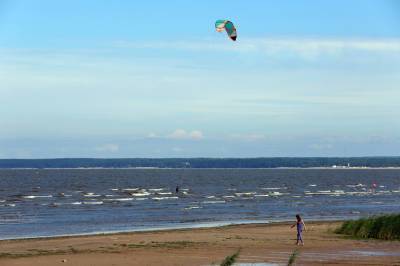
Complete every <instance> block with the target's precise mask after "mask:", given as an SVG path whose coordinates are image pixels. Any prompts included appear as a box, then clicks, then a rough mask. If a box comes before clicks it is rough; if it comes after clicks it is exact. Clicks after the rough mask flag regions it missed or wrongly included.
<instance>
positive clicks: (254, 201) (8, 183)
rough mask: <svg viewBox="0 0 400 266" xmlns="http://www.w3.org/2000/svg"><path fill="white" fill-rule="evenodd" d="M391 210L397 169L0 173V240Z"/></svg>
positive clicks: (396, 198) (397, 207)
mask: <svg viewBox="0 0 400 266" xmlns="http://www.w3.org/2000/svg"><path fill="white" fill-rule="evenodd" d="M177 186H178V187H179V191H178V192H176V187H177ZM399 211H400V170H399V169H40V170H35V169H20V170H17V169H3V170H0V239H9V238H24V237H38V236H56V235H72V234H92V233H101V232H121V231H135V230H149V229H162V228H184V227H196V226H212V225H222V224H229V223H246V222H273V221H285V220H293V217H294V215H295V214H297V213H300V214H302V215H303V217H304V219H305V220H306V221H307V220H320V219H324V220H334V219H348V218H356V217H360V216H367V215H373V214H380V213H393V212H399Z"/></svg>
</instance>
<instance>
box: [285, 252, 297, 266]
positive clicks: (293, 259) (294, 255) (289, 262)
mask: <svg viewBox="0 0 400 266" xmlns="http://www.w3.org/2000/svg"><path fill="white" fill-rule="evenodd" d="M298 255H299V251H298V250H297V249H296V250H295V251H293V253H292V254H290V257H289V261H288V264H287V265H288V266H292V265H293V264H294V263H295V261H296V259H297V256H298Z"/></svg>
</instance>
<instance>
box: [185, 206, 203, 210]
mask: <svg viewBox="0 0 400 266" xmlns="http://www.w3.org/2000/svg"><path fill="white" fill-rule="evenodd" d="M201 208H202V207H200V206H189V207H186V208H185V210H193V209H201Z"/></svg>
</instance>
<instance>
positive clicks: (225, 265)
mask: <svg viewBox="0 0 400 266" xmlns="http://www.w3.org/2000/svg"><path fill="white" fill-rule="evenodd" d="M239 253H240V249H239V250H238V251H236V253H234V254H232V255H230V256H227V257H226V258H225V259H224V261H223V262H221V264H220V266H230V265H233V264H234V263H235V261H236V259H237V258H238V257H239Z"/></svg>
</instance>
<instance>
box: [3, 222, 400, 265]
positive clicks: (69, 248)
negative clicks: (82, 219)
mask: <svg viewBox="0 0 400 266" xmlns="http://www.w3.org/2000/svg"><path fill="white" fill-rule="evenodd" d="M340 224H341V223H340V222H327V221H319V222H307V231H306V232H305V233H304V239H305V246H300V247H297V246H295V245H294V242H295V236H296V232H295V229H291V228H290V225H291V223H289V222H282V223H272V224H242V225H229V226H222V227H210V228H192V229H173V230H163V231H148V232H134V233H119V234H102V235H94V236H70V237H55V238H44V239H24V240H3V241H0V245H1V253H0V264H1V265H10V266H13V265H15V266H16V265H19V266H24V265H43V266H50V265H58V264H63V265H78V266H79V265H100V266H102V265H104V266H105V265H117V266H119V265H121V266H122V265H212V264H214V265H215V264H219V263H220V262H221V261H222V260H223V259H224V258H225V257H226V256H228V255H231V254H233V253H235V252H236V251H237V250H238V249H241V252H240V256H239V259H238V262H240V263H279V264H284V263H286V262H287V260H288V258H289V256H290V254H291V253H292V252H293V251H294V250H295V249H296V248H298V250H299V256H298V259H297V262H298V263H299V264H304V265H320V264H324V263H325V264H332V263H334V264H335V265H354V264H358V265H361V264H362V265H372V264H374V265H393V264H394V263H397V262H398V261H400V252H399V250H400V241H377V240H368V241H365V240H363V241H362V240H355V239H349V238H345V237H343V236H341V235H337V234H335V233H333V230H334V229H335V228H337V227H338V226H339V225H340Z"/></svg>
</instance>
